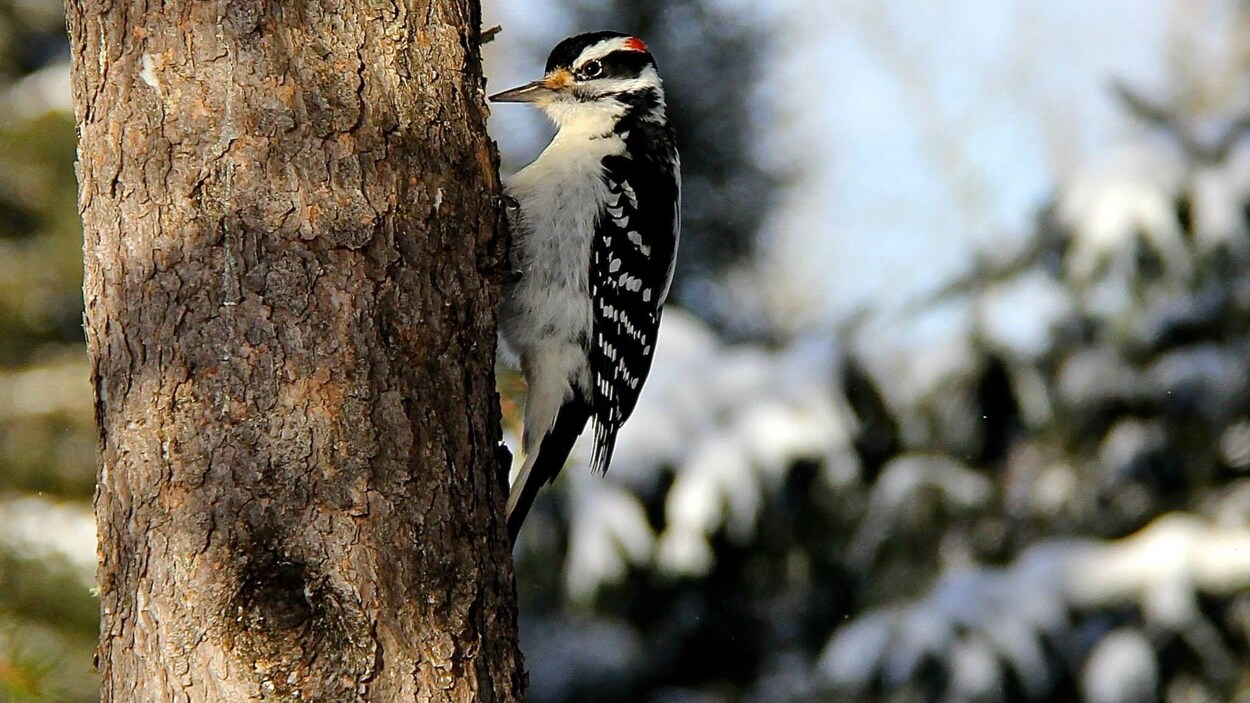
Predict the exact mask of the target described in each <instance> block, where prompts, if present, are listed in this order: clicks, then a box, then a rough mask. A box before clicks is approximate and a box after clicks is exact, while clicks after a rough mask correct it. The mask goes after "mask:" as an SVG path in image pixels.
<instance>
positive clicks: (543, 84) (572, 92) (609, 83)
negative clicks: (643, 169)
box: [490, 32, 664, 126]
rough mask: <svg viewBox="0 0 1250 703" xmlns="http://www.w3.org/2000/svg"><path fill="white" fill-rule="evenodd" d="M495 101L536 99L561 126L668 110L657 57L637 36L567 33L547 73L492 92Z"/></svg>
mask: <svg viewBox="0 0 1250 703" xmlns="http://www.w3.org/2000/svg"><path fill="white" fill-rule="evenodd" d="M490 99H491V100H492V101H493V102H509V103H533V104H534V105H536V106H538V107H540V108H542V110H543V112H545V113H547V115H548V116H549V117H550V118H551V119H552V120H553V121H554V122H555V123H556V124H557V125H559V126H565V125H567V124H570V123H572V122H576V121H578V120H581V119H587V118H593V117H596V116H600V115H614V116H616V117H618V118H619V117H620V116H621V115H623V114H626V113H631V112H637V113H640V116H641V117H643V118H645V117H647V116H648V115H649V114H654V115H656V116H657V117H658V118H662V117H663V114H664V89H663V87H662V85H661V82H660V74H659V73H657V72H656V68H655V59H654V58H652V56H651V52H650V51H649V50H648V49H647V45H646V44H645V43H643V41H642V40H641V39H639V38H637V37H633V36H630V35H628V34H621V33H619V32H591V33H588V34H579V35H577V36H574V37H569V38H568V39H565V40H564V41H562V42H560V43H559V44H557V45H556V47H555V48H554V49H552V50H551V55H550V56H548V57H547V69H546V71H545V73H544V75H543V77H542V78H541V79H539V80H536V81H534V82H533V83H527V84H525V85H523V86H520V87H517V88H513V89H512V90H505V91H504V92H502V93H498V94H496V95H492V96H491V97H490Z"/></svg>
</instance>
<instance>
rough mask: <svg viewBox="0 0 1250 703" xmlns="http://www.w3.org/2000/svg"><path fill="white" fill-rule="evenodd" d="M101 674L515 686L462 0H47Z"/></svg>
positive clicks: (354, 691)
mask: <svg viewBox="0 0 1250 703" xmlns="http://www.w3.org/2000/svg"><path fill="white" fill-rule="evenodd" d="M67 12H68V16H69V31H70V35H71V40H72V46H73V69H74V70H73V84H74V99H75V106H76V111H77V118H78V123H79V135H80V146H79V181H80V189H81V198H80V205H79V207H80V210H81V212H82V216H83V221H84V225H85V261H86V283H85V295H86V306H87V314H86V325H87V330H88V346H89V351H90V354H91V357H92V360H93V364H94V366H93V369H94V370H93V374H94V383H95V392H96V408H97V414H98V420H99V427H100V433H101V447H102V455H101V466H100V473H99V484H98V490H97V496H96V510H97V515H98V522H99V531H100V560H101V561H100V570H99V580H100V596H101V608H102V616H103V622H102V631H101V641H100V650H99V655H98V658H99V667H100V670H101V672H102V674H103V678H104V689H103V697H102V698H103V701H105V703H112V702H117V703H122V702H125V703H136V702H137V703H145V702H148V701H152V702H157V701H159V702H161V703H164V702H165V701H188V702H192V701H231V702H236V701H257V700H275V701H296V700H298V701H309V700H312V701H333V702H334V703H343V702H345V701H354V700H360V701H387V702H390V701H413V700H416V701H514V700H519V699H520V693H521V673H520V661H519V659H520V657H519V654H518V651H517V644H516V627H515V620H516V617H515V605H514V598H513V586H512V574H511V568H512V567H511V559H510V557H509V547H508V545H507V543H506V539H505V536H504V529H503V524H502V520H501V517H502V515H503V500H502V497H503V494H504V492H505V490H506V487H505V478H504V476H503V475H502V474H501V471H500V468H499V466H500V464H499V462H498V461H497V457H496V453H495V451H496V450H495V448H496V447H497V446H498V440H499V422H498V404H497V401H496V396H495V390H494V376H493V369H492V365H493V361H494V349H495V342H494V339H495V337H494V335H495V319H494V316H495V313H494V310H495V302H496V298H497V294H498V290H497V285H496V281H497V276H496V271H497V270H498V268H499V266H498V264H499V262H500V261H501V257H502V253H503V237H502V230H501V229H500V228H499V221H498V208H497V200H496V196H497V194H498V192H499V184H498V181H497V172H496V168H495V154H494V151H493V146H492V145H491V143H490V141H489V139H488V138H487V136H486V131H485V114H486V113H485V107H484V102H483V97H482V91H481V87H482V86H481V72H480V64H479V60H478V47H477V33H478V26H479V16H478V12H479V10H478V7H477V2H476V1H475V0H395V1H394V2H391V1H390V0H386V1H381V0H322V1H320V2H318V1H316V0H310V1H306V0H217V1H213V2H177V1H174V2H165V3H155V2H146V3H145V2H142V1H136V2H130V1H125V2H122V1H115V2H110V1H107V0H98V1H97V0H69V2H68V3H67Z"/></svg>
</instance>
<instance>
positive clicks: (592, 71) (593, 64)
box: [581, 61, 603, 78]
mask: <svg viewBox="0 0 1250 703" xmlns="http://www.w3.org/2000/svg"><path fill="white" fill-rule="evenodd" d="M602 73H603V64H601V63H599V62H598V61H587V62H586V63H585V64H582V70H581V74H582V78H598V77H599V75H600V74H602Z"/></svg>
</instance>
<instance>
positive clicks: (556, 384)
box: [491, 32, 681, 542]
mask: <svg viewBox="0 0 1250 703" xmlns="http://www.w3.org/2000/svg"><path fill="white" fill-rule="evenodd" d="M491 100H492V101H493V102H523V103H531V104H533V105H535V106H537V107H538V108H540V109H541V110H542V111H543V112H544V113H546V115H547V117H548V118H549V119H551V121H552V122H554V123H555V125H556V134H555V136H554V137H553V138H552V140H551V143H550V144H548V145H547V148H546V149H544V150H543V152H542V153H541V154H539V156H538V158H537V159H535V160H534V162H533V163H531V164H530V165H528V166H526V167H525V168H523V169H521V170H520V171H518V172H517V173H516V174H515V175H514V176H513V177H512V178H511V179H510V180H509V181H508V182H507V184H506V186H505V194H506V195H508V196H509V197H510V198H511V199H512V201H513V202H514V203H515V205H516V206H515V207H513V208H511V209H510V213H509V221H510V225H511V228H512V246H511V249H510V252H509V256H510V259H511V261H512V263H513V266H514V267H515V269H516V275H515V276H513V277H512V279H511V280H509V281H508V282H507V283H505V286H504V292H503V302H502V304H501V308H500V322H499V325H500V333H501V336H502V338H503V342H504V348H505V352H507V353H510V354H511V355H513V356H515V357H516V358H517V359H519V361H520V367H521V373H522V375H523V376H524V378H525V384H526V389H527V394H526V399H525V419H524V428H523V437H522V442H521V444H522V448H523V450H524V453H525V461H524V462H523V463H522V466H521V470H520V472H519V473H518V474H517V477H516V480H515V481H514V482H513V484H512V490H511V492H510V494H509V496H508V533H509V536H510V537H511V538H512V540H513V542H515V541H516V536H517V533H518V532H519V531H520V529H521V524H522V523H523V522H524V521H525V516H526V515H527V514H528V513H529V510H530V507H531V506H532V505H533V503H534V497H535V496H536V495H537V494H538V489H539V488H540V487H541V486H542V485H543V484H544V483H549V482H551V481H554V480H555V478H556V475H557V474H559V473H560V470H561V469H562V468H563V467H564V462H565V461H566V460H567V459H568V456H569V452H570V451H571V450H572V448H573V443H574V441H575V440H576V439H577V437H578V436H579V435H581V433H582V431H583V430H584V429H585V427H586V425H587V423H588V422H589V423H590V424H592V425H593V427H594V450H593V453H592V456H591V461H590V465H591V468H592V470H594V471H596V472H598V473H600V474H602V473H604V472H606V471H607V470H608V464H609V463H610V462H611V460H612V449H613V446H614V445H615V442H616V433H617V431H618V430H619V429H620V427H621V425H622V424H623V423H624V422H625V421H626V420H628V419H629V416H630V414H631V413H632V412H633V410H634V405H635V404H636V403H637V402H638V394H639V392H640V391H641V390H642V384H643V383H644V382H645V381H646V378H647V374H648V372H649V371H650V370H651V359H652V357H653V356H654V354H655V342H656V333H657V331H658V330H659V326H660V313H661V310H662V308H663V306H664V300H665V298H667V297H668V291H669V286H670V285H671V283H672V280H673V266H674V264H675V262H676V256H677V241H678V236H679V233H680V227H681V224H680V223H681V173H680V161H679V159H678V155H677V147H676V144H675V141H674V138H673V128H672V126H671V125H670V124H669V122H668V117H667V115H666V113H665V104H664V88H663V86H662V84H661V82H660V75H659V73H658V72H657V71H656V64H655V59H654V57H652V56H651V52H650V50H648V49H647V45H646V44H645V43H644V42H643V41H642V40H641V39H639V38H637V37H633V36H630V35H627V34H620V33H618V32H592V33H588V34H579V35H577V36H574V37H570V38H568V39H565V40H564V41H561V42H560V43H559V44H557V45H556V47H555V48H554V49H552V51H551V54H550V56H549V57H548V58H547V67H546V70H545V73H544V75H543V77H542V78H541V79H540V80H537V81H534V82H533V83H528V84H526V85H523V86H520V87H519V88H514V89H512V90H507V91H504V92H502V93H499V94H497V95H493V96H491Z"/></svg>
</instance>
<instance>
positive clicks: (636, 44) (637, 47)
mask: <svg viewBox="0 0 1250 703" xmlns="http://www.w3.org/2000/svg"><path fill="white" fill-rule="evenodd" d="M625 48H626V49H629V50H630V51H641V52H643V53H644V54H645V53H648V52H649V51H650V50H649V49H647V44H646V42H644V41H643V40H641V39H639V38H638V37H630V38H629V39H626V40H625Z"/></svg>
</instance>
